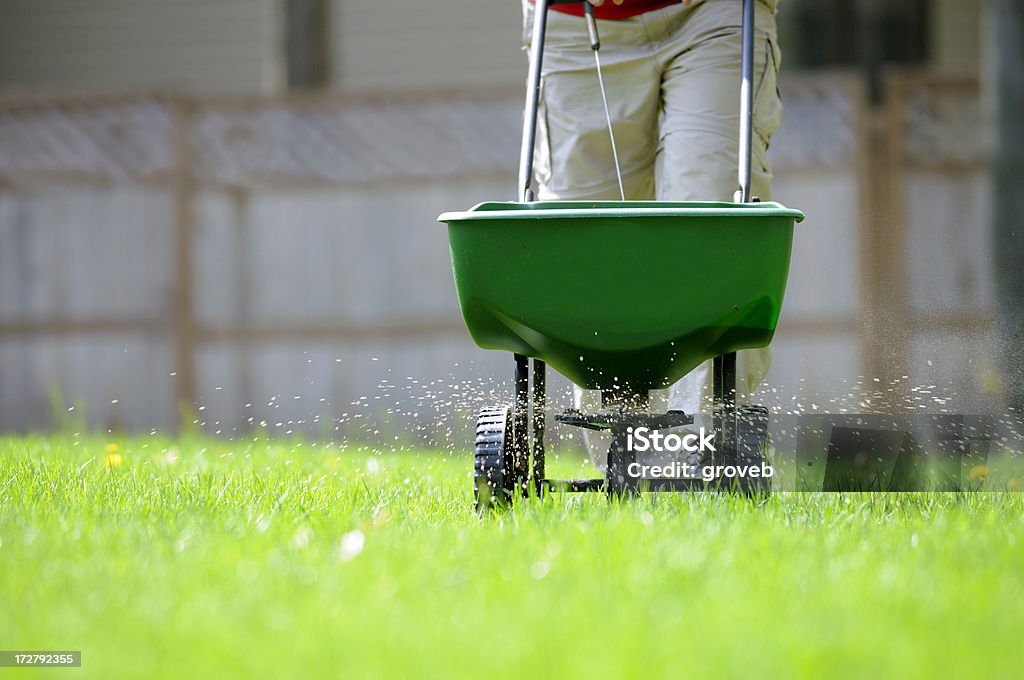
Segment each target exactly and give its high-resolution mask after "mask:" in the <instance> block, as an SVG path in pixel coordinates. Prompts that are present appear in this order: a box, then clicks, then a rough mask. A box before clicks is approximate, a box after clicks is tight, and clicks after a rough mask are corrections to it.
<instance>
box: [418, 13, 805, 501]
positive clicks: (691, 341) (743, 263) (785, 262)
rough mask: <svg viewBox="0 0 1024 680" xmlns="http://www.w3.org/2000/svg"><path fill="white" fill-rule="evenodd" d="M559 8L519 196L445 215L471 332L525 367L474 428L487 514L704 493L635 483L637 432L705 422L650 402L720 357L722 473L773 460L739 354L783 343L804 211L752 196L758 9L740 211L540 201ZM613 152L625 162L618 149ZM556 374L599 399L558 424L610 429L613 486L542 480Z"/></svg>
mask: <svg viewBox="0 0 1024 680" xmlns="http://www.w3.org/2000/svg"><path fill="white" fill-rule="evenodd" d="M558 1H559V0H549V1H547V2H546V1H545V0H537V5H536V7H537V10H536V13H535V17H536V18H535V21H534V27H533V43H532V47H531V71H530V78H529V82H528V88H527V102H526V116H525V117H524V131H523V148H522V156H521V162H520V197H521V199H522V200H521V201H520V202H486V203H481V204H479V205H477V206H475V207H474V208H471V209H470V210H468V211H465V212H449V213H445V214H443V215H441V216H440V217H439V218H438V220H439V221H441V222H445V223H447V224H448V240H449V244H450V248H451V258H452V269H453V271H454V275H455V286H456V290H457V291H458V296H459V304H460V307H461V309H462V314H463V317H464V319H465V321H466V326H467V327H468V329H469V332H470V335H471V336H472V337H473V340H474V341H475V342H476V344H477V345H479V346H480V347H482V348H484V349H500V350H507V351H510V352H512V353H513V354H514V358H515V379H514V380H515V382H514V385H515V398H514V400H513V402H512V403H510V404H500V405H496V406H494V407H492V408H486V409H484V410H483V411H481V413H480V414H479V417H478V420H477V439H476V452H475V453H476V455H475V467H474V469H475V487H476V489H475V491H476V503H477V507H478V509H480V510H485V509H487V508H490V507H494V506H503V505H506V504H507V503H508V502H509V501H510V500H511V499H512V497H513V496H515V495H528V494H529V492H530V490H531V489H532V490H533V492H534V493H536V494H538V495H539V494H542V493H544V492H545V491H548V490H566V491H606V492H607V493H609V494H613V495H618V494H622V493H623V492H626V491H632V490H637V489H647V490H693V489H698V488H706V487H707V486H708V483H707V482H704V481H703V480H702V479H701V477H700V476H697V477H695V478H670V479H656V480H639V479H637V478H635V477H633V476H632V475H630V474H628V473H627V470H628V468H629V465H630V463H631V462H633V461H634V460H635V458H634V456H633V454H632V452H630V451H629V450H628V447H627V446H626V436H627V432H629V431H632V428H635V427H641V426H645V427H649V428H650V429H652V430H657V429H664V428H670V427H679V426H684V425H689V424H692V423H693V422H694V414H685V413H680V412H669V413H667V414H654V413H649V412H648V411H649V400H648V396H647V392H648V390H651V389H660V388H666V387H668V386H669V385H671V384H672V383H674V382H676V381H677V380H679V379H680V378H681V377H683V376H684V375H686V374H687V373H689V372H690V371H691V370H693V369H694V368H696V367H697V366H698V365H700V364H701V363H703V362H704V361H706V360H708V359H713V360H714V363H713V378H714V389H713V395H714V400H713V401H714V405H713V422H714V425H715V432H716V434H717V435H718V441H719V442H720V444H719V446H718V447H717V454H716V456H717V457H718V460H716V461H715V462H718V463H724V464H741V463H742V464H749V463H754V462H757V461H760V460H763V458H761V456H762V455H763V454H762V451H761V449H762V448H763V446H764V444H765V440H766V439H767V410H766V409H764V408H762V407H757V406H743V407H737V406H736V400H735V394H736V387H735V385H736V355H735V352H736V351H737V350H740V349H748V348H757V347H765V346H767V345H768V344H769V343H770V342H771V339H772V335H773V334H774V332H775V326H776V323H777V322H778V318H779V312H780V309H781V307H782V299H783V295H784V293H785V290H786V280H787V277H788V274H789V260H790V253H791V249H792V240H793V226H794V223H795V222H798V221H800V220H802V219H803V214H802V213H801V212H800V211H798V210H793V209H789V208H786V207H784V206H782V205H780V204H778V203H768V202H764V203H762V202H758V201H757V199H756V198H753V197H751V196H750V191H749V187H750V171H749V168H750V133H751V130H750V115H751V113H750V112H751V104H752V102H751V97H750V92H751V82H750V81H751V73H752V55H753V30H752V27H753V2H754V0H742V3H743V60H742V65H741V75H742V82H743V87H742V88H741V98H740V101H741V125H740V149H741V151H740V159H739V184H740V189H739V190H738V191H737V192H736V193H737V196H736V199H737V200H736V202H734V203H726V202H666V201H543V202H535V201H533V200H532V198H533V192H532V189H531V187H530V185H531V182H532V175H533V167H532V161H533V146H534V140H535V137H536V112H537V95H538V92H537V88H538V86H539V82H540V71H541V58H542V54H543V42H544V32H545V24H546V17H547V9H548V6H549V5H550V4H556V3H557V2H558ZM585 8H586V10H587V11H586V18H587V24H588V29H589V30H590V38H591V47H592V48H593V49H594V54H595V57H596V55H597V50H598V48H599V42H598V40H597V33H596V23H595V22H594V20H593V15H592V11H591V5H590V3H589V2H586V3H585ZM597 62H598V74H599V75H600V61H599V59H598V60H597ZM602 96H603V86H602ZM606 108H607V107H606ZM611 130H612V126H611V121H610V119H609V132H610V133H611ZM612 151H613V154H615V155H616V156H617V153H615V148H614V137H612ZM616 171H617V172H618V164H617V161H616ZM528 358H532V360H533V362H532V363H533V366H532V371H531V370H530V363H529V361H528ZM549 364H550V365H551V366H552V367H553V368H555V369H556V370H557V371H558V372H559V373H561V374H562V375H564V376H566V377H567V378H568V379H570V380H571V381H572V382H574V383H576V384H577V385H580V386H581V387H584V388H588V389H597V390H601V394H602V408H601V409H600V411H599V412H598V413H582V412H580V411H576V410H573V409H570V410H567V411H565V412H563V413H562V414H560V415H558V416H557V417H556V421H558V422H560V423H564V424H566V425H573V426H578V427H585V428H589V429H597V430H610V431H611V432H612V433H613V435H614V437H613V443H612V446H611V448H610V450H609V452H608V463H607V471H606V475H605V477H604V478H599V479H585V480H551V479H547V478H546V476H545V473H544V429H545V402H546V396H545V382H546V380H545V377H546V376H545V372H546V366H547V365H549ZM531 373H532V384H531ZM531 463H532V465H531ZM750 483H753V486H750V485H749V484H748V485H747V486H744V488H743V489H742V490H744V491H747V492H750V491H757V492H765V491H768V490H769V489H768V487H766V486H765V480H757V479H753V480H750ZM745 484H747V483H745Z"/></svg>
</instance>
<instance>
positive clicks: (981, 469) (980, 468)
mask: <svg viewBox="0 0 1024 680" xmlns="http://www.w3.org/2000/svg"><path fill="white" fill-rule="evenodd" d="M986 477H988V466H987V465H975V466H974V467H972V468H971V471H970V472H969V473H968V474H967V479H969V480H971V481H972V482H976V481H978V480H979V479H985V478H986Z"/></svg>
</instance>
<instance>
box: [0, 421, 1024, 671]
mask: <svg viewBox="0 0 1024 680" xmlns="http://www.w3.org/2000/svg"><path fill="white" fill-rule="evenodd" d="M579 466H580V463H579V462H578V460H576V459H575V458H572V457H569V456H563V458H562V459H561V460H556V461H555V462H554V465H553V467H555V472H556V473H564V474H569V475H578V474H580V471H579V470H578V469H575V468H578V467H579ZM559 467H560V468H561V470H559V469H558V468H559ZM470 468H471V464H470V458H469V455H468V454H467V453H464V452H459V453H458V454H457V455H456V454H453V453H452V452H431V451H421V452H405V453H393V452H391V453H385V454H378V453H376V452H375V451H373V450H372V449H371V448H364V449H353V448H349V449H339V448H338V447H336V446H330V445H325V444H317V443H311V442H303V441H298V440H288V441H281V440H278V441H267V440H263V439H259V440H240V441H233V442H223V441H221V442H217V441H211V440H208V439H203V438H199V437H186V438H183V439H179V440H174V441H172V440H167V439H163V438H160V437H143V438H130V439H106V438H104V439H97V438H84V437H83V438H80V439H78V438H74V437H71V436H55V437H48V438H44V437H31V438H6V439H0V649H6V650H15V649H21V650H43V649H80V650H82V652H83V657H82V658H83V663H82V668H81V669H77V670H73V669H47V670H36V671H30V670H25V669H16V670H12V669H0V675H3V676H5V677H6V675H10V676H12V677H18V678H31V677H36V676H46V677H57V678H64V677H95V678H118V677H131V678H138V677H147V678H194V679H198V678H207V677H210V678H213V677H216V678H231V677H239V678H251V677H294V678H307V677H308V678H315V677H337V678H375V677H436V678H452V677H474V678H485V677H486V678H503V677H509V678H512V677H515V678H524V677H525V678H530V677H567V676H587V677H616V678H621V677H683V676H687V677H690V676H693V677H697V676H710V677H718V676H722V677H744V678H759V677H832V678H835V677H865V676H873V677H899V678H909V677H921V678H933V677H939V676H945V677H948V676H951V675H952V676H963V677H985V676H989V677H992V676H994V677H1019V676H1020V675H1021V674H1022V673H1024V665H1022V658H1024V656H1022V654H1021V651H1020V642H1019V640H1020V631H1021V630H1024V539H1022V535H1024V534H1022V529H1024V498H1022V495H1021V494H1015V493H1002V494H999V493H984V494H982V493H978V494H899V495H897V494H892V495H880V494H879V495H869V494H859V495H858V494H851V495H838V494H776V495H775V496H773V497H771V498H769V499H762V500H759V501H751V500H746V499H742V498H736V497H730V496H725V495H692V496H684V495H661V496H648V497H643V498H639V499H634V500H631V501H628V502H622V503H609V502H607V501H606V500H605V499H604V498H603V497H600V496H596V495H594V496H586V497H583V496H578V495H577V496H571V495H555V496H552V497H550V498H548V499H545V501H543V502H536V501H534V502H528V503H522V504H519V505H518V506H517V507H516V508H514V509H513V510H512V511H511V512H510V513H508V514H506V515H504V516H492V517H486V518H483V519H481V518H478V517H477V516H475V515H474V514H473V512H472V510H471V493H470V481H471V480H470V472H469V471H470ZM5 674H6V675H5Z"/></svg>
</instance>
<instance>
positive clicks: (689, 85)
mask: <svg viewBox="0 0 1024 680" xmlns="http://www.w3.org/2000/svg"><path fill="white" fill-rule="evenodd" d="M772 4H774V3H772ZM741 6H742V3H740V2H728V1H726V0H706V1H705V2H703V3H701V4H698V5H695V6H694V7H693V8H692V9H691V10H689V12H688V14H687V15H686V16H685V17H684V18H682V19H680V20H679V22H678V26H675V27H673V28H674V32H673V35H672V38H671V39H670V40H667V41H666V42H665V43H664V45H663V47H662V50H661V53H660V54H661V57H662V60H663V61H662V63H663V64H664V68H665V70H664V76H663V79H662V98H663V107H664V108H663V112H662V121H661V133H660V144H659V148H658V154H657V160H656V191H657V198H658V200H676V201H695V200H703V201H708V200H719V201H731V200H732V197H733V192H735V191H736V188H737V186H738V180H737V163H738V161H737V158H738V150H739V107H740V61H741ZM755 16H756V21H755V23H756V32H755V46H754V55H755V59H754V122H753V127H754V134H753V135H752V141H753V150H752V163H751V165H752V168H751V171H752V174H751V185H752V192H753V195H755V196H758V197H760V198H761V199H762V200H770V198H771V179H772V175H771V166H770V165H769V163H768V159H767V151H768V144H769V142H770V140H771V136H772V134H773V133H774V132H775V130H776V129H778V126H779V122H780V120H781V114H782V104H781V101H780V99H779V95H778V91H777V89H776V76H777V74H778V67H779V57H780V54H779V50H778V41H777V39H776V31H775V16H774V13H773V11H772V10H770V9H769V8H768V7H767V6H766V5H765V4H764V3H762V2H757V3H756V10H755ZM770 357H771V354H770V351H769V349H768V348H764V349H757V350H744V351H741V352H739V353H738V358H737V371H736V373H737V391H738V392H739V395H738V396H739V398H740V399H741V400H747V399H749V395H750V393H751V392H752V391H753V390H754V389H755V388H756V387H757V385H758V384H759V383H760V382H761V381H762V380H763V379H764V376H765V375H766V374H767V372H768V366H769V363H770ZM710 400H711V362H710V361H708V362H705V363H704V364H702V365H701V366H699V367H698V368H696V369H694V370H693V371H692V372H691V373H689V374H688V375H687V376H685V377H684V378H683V379H682V380H680V381H679V382H678V383H676V384H675V385H673V386H672V388H671V389H670V393H669V408H670V409H673V410H682V411H685V412H687V413H707V412H708V411H709V408H710Z"/></svg>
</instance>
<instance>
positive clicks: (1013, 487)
mask: <svg viewBox="0 0 1024 680" xmlns="http://www.w3.org/2000/svg"><path fill="white" fill-rule="evenodd" d="M1006 488H1007V489H1009V490H1010V491H1020V480H1019V479H1017V478H1016V477H1014V478H1013V479H1011V480H1010V481H1009V482H1007V483H1006Z"/></svg>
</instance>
